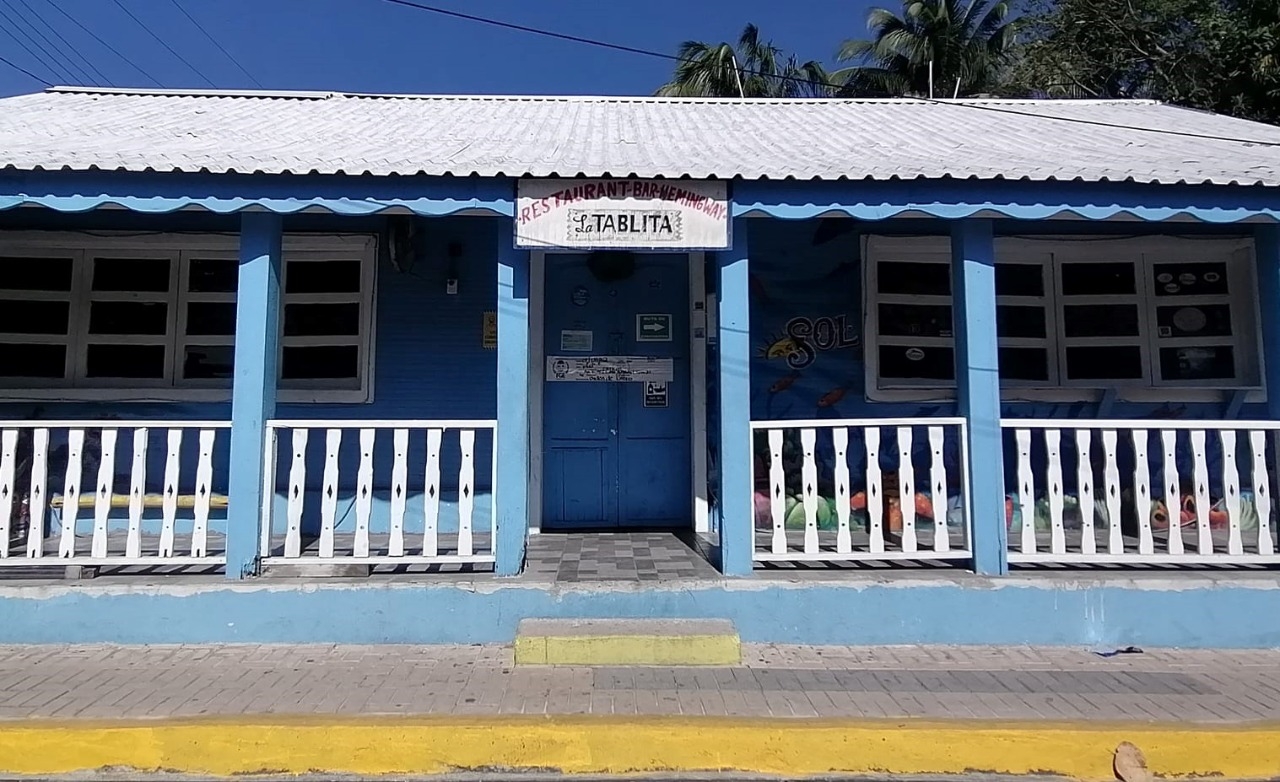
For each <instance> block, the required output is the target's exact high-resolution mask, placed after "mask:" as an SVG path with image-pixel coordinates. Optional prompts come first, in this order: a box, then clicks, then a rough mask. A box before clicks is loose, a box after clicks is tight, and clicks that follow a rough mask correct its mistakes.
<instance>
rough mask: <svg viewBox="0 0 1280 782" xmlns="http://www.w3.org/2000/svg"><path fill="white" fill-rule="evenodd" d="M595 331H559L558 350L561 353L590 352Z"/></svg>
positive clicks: (593, 342)
mask: <svg viewBox="0 0 1280 782" xmlns="http://www.w3.org/2000/svg"><path fill="white" fill-rule="evenodd" d="M594 337H595V332H592V331H574V330H570V329H565V330H564V331H561V332H560V350H561V352H563V353H590V352H591V351H592V349H593V346H594V344H595V339H594Z"/></svg>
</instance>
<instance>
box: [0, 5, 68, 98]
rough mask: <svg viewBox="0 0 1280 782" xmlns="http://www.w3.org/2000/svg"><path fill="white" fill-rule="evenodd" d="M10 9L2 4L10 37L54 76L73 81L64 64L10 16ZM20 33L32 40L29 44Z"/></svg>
mask: <svg viewBox="0 0 1280 782" xmlns="http://www.w3.org/2000/svg"><path fill="white" fill-rule="evenodd" d="M9 11H10V9H9V7H8V6H6V5H3V4H0V17H3V18H4V20H5V21H6V22H8V23H9V29H7V30H5V32H7V33H9V37H10V38H12V39H13V40H14V42H15V43H17V44H18V45H19V46H21V47H22V48H23V50H24V51H26V53H27V54H29V55H31V57H32V59H34V60H36V61H37V62H39V63H40V65H41V66H43V67H44V69H45V70H47V71H48V72H49V73H51V74H53V78H55V79H57V80H58V81H63V82H68V81H73V79H72V78H70V77H68V76H65V75H63V71H62V66H61V65H60V64H57V63H56V61H54V60H53V59H52V58H51V57H49V56H48V53H47V52H45V51H44V50H43V49H41V48H40V44H38V43H36V40H35V39H34V38H32V37H31V36H30V35H29V34H28V33H27V31H26V30H23V29H22V28H21V27H19V26H18V23H17V22H15V21H14V20H13V17H11V16H9ZM18 33H22V37H23V38H25V39H27V41H29V42H30V45H29V46H28V45H27V43H25V42H23V40H22V39H21V38H19V37H18Z"/></svg>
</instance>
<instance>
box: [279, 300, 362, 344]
mask: <svg viewBox="0 0 1280 782" xmlns="http://www.w3.org/2000/svg"><path fill="white" fill-rule="evenodd" d="M359 333H360V305H359V304H288V305H286V306H285V308H284V334H285V336H286V337H329V336H352V337H354V336H356V335H358V334H359Z"/></svg>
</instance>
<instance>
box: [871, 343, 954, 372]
mask: <svg viewBox="0 0 1280 782" xmlns="http://www.w3.org/2000/svg"><path fill="white" fill-rule="evenodd" d="M880 376H881V377H882V378H889V379H894V380H954V379H955V352H954V351H953V350H952V349H951V348H945V347H932V346H930V347H921V348H915V347H904V346H902V345H881V346H880Z"/></svg>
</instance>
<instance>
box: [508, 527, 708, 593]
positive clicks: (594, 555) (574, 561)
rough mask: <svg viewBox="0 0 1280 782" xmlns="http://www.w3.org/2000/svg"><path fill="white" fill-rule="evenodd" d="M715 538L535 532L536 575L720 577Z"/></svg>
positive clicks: (529, 574) (529, 569)
mask: <svg viewBox="0 0 1280 782" xmlns="http://www.w3.org/2000/svg"><path fill="white" fill-rule="evenodd" d="M711 553H712V552H711V544H710V543H709V542H708V541H706V540H704V539H702V538H700V537H697V536H695V535H694V534H692V533H683V532H682V533H676V532H630V531H628V532H556V533H551V532H547V533H542V534H539V535H534V536H532V537H530V538H529V549H528V554H527V555H526V559H525V575H524V577H525V578H528V579H530V580H532V581H564V582H579V581H671V580H676V579H717V578H720V573H719V571H717V570H716V569H715V567H714V566H713V565H712V564H711V563H710V561H709V559H710V556H711Z"/></svg>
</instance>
